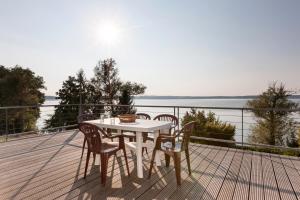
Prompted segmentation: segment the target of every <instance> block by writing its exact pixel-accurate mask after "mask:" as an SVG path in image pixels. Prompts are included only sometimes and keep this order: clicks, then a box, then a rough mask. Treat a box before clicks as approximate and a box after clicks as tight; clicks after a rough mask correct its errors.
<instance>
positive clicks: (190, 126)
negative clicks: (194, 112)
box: [180, 121, 196, 151]
mask: <svg viewBox="0 0 300 200" xmlns="http://www.w3.org/2000/svg"><path fill="white" fill-rule="evenodd" d="M195 126H196V122H195V121H191V122H189V123H187V124H185V125H184V126H183V128H182V129H181V130H180V133H183V135H182V142H181V150H182V151H183V150H184V149H186V148H187V147H188V145H189V143H190V137H191V135H192V133H193V131H194V129H195Z"/></svg>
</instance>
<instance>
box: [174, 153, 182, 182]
mask: <svg viewBox="0 0 300 200" xmlns="http://www.w3.org/2000/svg"><path fill="white" fill-rule="evenodd" d="M180 162H181V156H180V152H178V153H175V154H174V165H175V173H176V180H177V185H181V166H180V165H181V163H180Z"/></svg>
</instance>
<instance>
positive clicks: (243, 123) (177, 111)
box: [0, 104, 300, 151]
mask: <svg viewBox="0 0 300 200" xmlns="http://www.w3.org/2000/svg"><path fill="white" fill-rule="evenodd" d="M72 106H73V107H79V106H81V107H85V106H86V107H98V106H99V107H100V108H99V109H98V110H97V112H98V111H99V112H103V111H105V110H107V108H110V107H128V105H114V104H61V105H60V104H46V105H24V106H5V107H0V111H2V112H3V111H5V113H6V116H4V118H3V119H5V120H6V122H5V121H3V129H2V130H3V132H4V131H5V134H3V136H4V137H5V136H6V140H7V136H8V135H9V134H8V133H10V132H11V130H14V131H15V130H18V129H16V128H14V127H13V129H9V127H8V115H7V114H8V113H9V112H8V111H9V110H10V109H26V108H32V109H37V108H49V107H51V108H57V107H72ZM133 106H134V107H136V108H169V109H170V110H171V111H170V112H172V113H173V114H174V115H175V116H177V117H178V119H179V118H180V117H182V116H183V115H184V113H183V111H184V112H186V109H202V110H233V111H241V115H234V117H241V121H238V122H236V121H234V120H232V121H234V122H232V121H228V123H235V124H237V123H239V124H241V126H240V127H239V125H237V127H236V134H235V139H237V140H238V139H239V138H240V136H241V142H240V140H238V141H232V140H222V139H215V138H207V137H196V136H192V137H191V138H193V139H201V140H207V141H215V142H224V143H234V144H236V145H242V146H244V145H246V146H260V147H268V148H278V149H290V150H297V151H298V150H300V149H299V148H291V147H285V146H273V145H265V144H254V143H247V141H246V140H244V138H247V137H248V135H247V134H246V133H244V131H245V132H246V131H247V130H250V129H249V126H248V124H254V123H249V122H247V121H244V118H245V117H248V116H245V111H255V110H260V111H284V112H297V113H298V112H299V111H300V108H297V109H279V108H261V109H253V108H247V107H213V106H179V105H174V106H170V105H133ZM180 109H181V110H180ZM51 110H52V109H51ZM149 110H152V109H149ZM153 110H154V109H153ZM158 110H159V109H158ZM165 110H167V109H165ZM29 111H30V110H29ZM180 111H181V112H180ZM45 112H47V111H45ZM149 113H151V114H155V112H154V111H153V112H152V111H149ZM78 114H80V113H78ZM299 114H300V113H299ZM41 115H42V114H41ZM220 116H221V115H220ZM251 116H252V115H251ZM42 119H43V117H42ZM61 119H62V120H64V122H67V123H66V124H65V126H61V125H59V124H55V125H53V128H52V127H51V128H48V129H45V128H41V129H38V130H36V131H37V132H39V133H44V132H45V133H46V132H48V131H51V130H54V131H55V130H59V131H62V130H64V129H67V128H72V129H73V128H74V129H75V128H76V126H77V120H75V121H74V120H72V119H70V118H68V117H64V118H63V117H62V118H61ZM295 119H299V118H295ZM225 122H226V121H225ZM4 123H5V124H4ZM4 125H6V126H5V127H4ZM56 126H57V127H56ZM0 128H1V127H0ZM178 128H179V127H178ZM4 129H5V130H4ZM0 131H1V130H0ZM16 132H18V131H16ZM23 133H24V132H23ZM18 134H22V133H14V132H13V133H12V135H18ZM214 134H218V133H214ZM4 137H3V138H4Z"/></svg>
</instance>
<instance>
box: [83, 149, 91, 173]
mask: <svg viewBox="0 0 300 200" xmlns="http://www.w3.org/2000/svg"><path fill="white" fill-rule="evenodd" d="M90 155H91V152H90V151H89V150H88V152H87V156H86V163H85V169H84V178H85V177H86V172H87V168H88V166H89V161H90Z"/></svg>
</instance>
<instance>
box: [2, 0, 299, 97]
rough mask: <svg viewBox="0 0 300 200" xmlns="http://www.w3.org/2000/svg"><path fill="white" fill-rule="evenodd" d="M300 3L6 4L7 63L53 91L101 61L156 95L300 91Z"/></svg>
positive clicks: (75, 0) (32, 0)
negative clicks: (279, 86)
mask: <svg viewBox="0 0 300 200" xmlns="http://www.w3.org/2000/svg"><path fill="white" fill-rule="evenodd" d="M299 10H300V1H299V0H206V1H204V0H195V1H181V0H177V1H175V0H165V1H161V0H156V1H155V0H135V1H133V0H126V1H121V0H120V1H115V0H107V1H101V0H94V1H93V0H87V1H79V0H48V1H46V0H26V1H22V0H18V1H17V0H0V65H4V66H6V67H13V66H15V65H17V64H18V65H21V66H23V67H28V68H30V69H31V70H33V71H34V72H35V73H36V74H37V75H40V76H42V77H43V78H44V80H45V85H46V87H47V90H46V91H45V93H46V94H47V95H55V92H56V91H58V90H59V89H60V88H61V85H62V82H63V81H64V80H66V79H67V77H68V76H70V75H75V74H76V73H77V72H78V71H79V69H81V68H82V69H83V70H84V71H85V73H86V76H87V77H88V78H89V77H91V76H93V68H94V67H95V66H96V64H97V62H98V61H99V60H103V59H106V58H110V57H112V58H114V59H115V60H116V62H117V67H118V68H119V73H120V77H121V79H122V80H123V81H135V82H139V83H143V84H144V85H146V86H147V90H146V95H189V96H214V95H225V96H227V95H255V94H259V93H261V92H262V91H264V90H265V89H266V88H267V87H268V85H270V84H271V83H272V82H273V81H277V82H282V83H284V84H285V85H286V87H287V88H288V89H291V90H296V91H298V92H299V90H300V37H299V36H300V23H299V22H300V12H299Z"/></svg>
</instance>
